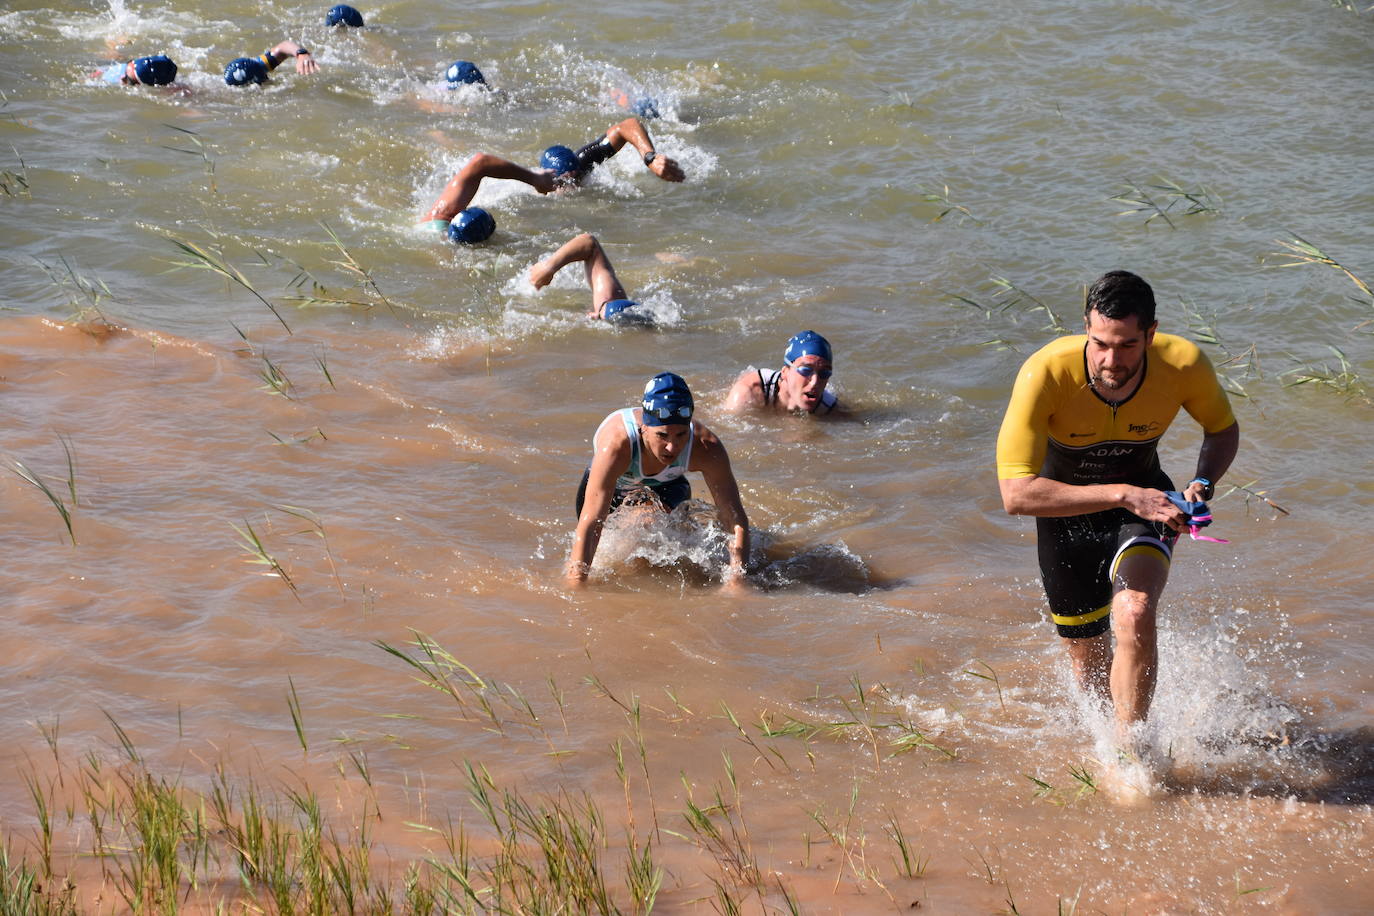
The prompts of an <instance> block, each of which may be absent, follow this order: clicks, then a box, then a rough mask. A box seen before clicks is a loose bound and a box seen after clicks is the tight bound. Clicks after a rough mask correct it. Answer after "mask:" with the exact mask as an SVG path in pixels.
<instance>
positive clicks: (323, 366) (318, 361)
mask: <svg viewBox="0 0 1374 916" xmlns="http://www.w3.org/2000/svg"><path fill="white" fill-rule="evenodd" d="M315 365H317V366H319V367H320V372H321V373H322V374H323V375H324V380H325V381H326V382H328V383H329V387H330V388H332V389H335V390H338V387H339V386H338V385H336V384H334V374H333V373H332V372H330V371H329V362H328V361H327V360H326V359H325V355H324V348H323V347H321V348H320V349H319V350H316V351H315Z"/></svg>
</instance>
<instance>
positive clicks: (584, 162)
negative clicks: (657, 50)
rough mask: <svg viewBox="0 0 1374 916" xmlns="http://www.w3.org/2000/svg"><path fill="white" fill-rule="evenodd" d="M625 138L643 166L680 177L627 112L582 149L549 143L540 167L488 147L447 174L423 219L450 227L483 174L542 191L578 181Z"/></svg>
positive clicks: (428, 223) (667, 176)
mask: <svg viewBox="0 0 1374 916" xmlns="http://www.w3.org/2000/svg"><path fill="white" fill-rule="evenodd" d="M627 143H628V144H629V145H630V146H633V147H634V148H635V150H636V151H637V152H638V153H639V155H640V158H641V159H643V160H644V165H645V167H646V168H648V170H649V171H651V172H653V173H654V174H655V175H657V176H658V177H659V178H662V179H663V180H664V181H682V179H683V177H684V176H683V173H682V168H681V167H680V166H679V165H678V164H677V163H676V162H675V161H673V160H672V159H671V158H669V157H667V156H665V155H663V154H662V153H660V152H658V151H657V150H655V149H654V142H653V140H651V139H650V138H649V133H648V131H646V130H645V129H644V125H643V124H641V123H640V122H639V119H638V118H626V119H625V120H623V121H621V122H620V123H619V124H613V125H611V127H610V128H608V129H607V130H606V132H605V133H604V134H602V135H601V136H599V137H597V138H596V139H595V140H593V141H592V142H591V143H588V144H587V145H586V146H584V147H582V148H581V149H580V150H577V151H573V150H571V149H569V148H568V147H566V146H551V147H549V148H548V149H546V150H544V154H543V156H541V157H540V160H539V168H537V169H528V168H525V167H524V166H523V165H516V164H515V163H514V162H511V161H510V160H509V159H502V158H501V157H500V156H493V155H491V154H490V153H478V154H477V155H475V156H473V157H472V158H471V159H469V160H468V161H467V164H465V165H464V166H463V167H462V168H461V169H459V170H458V174H456V175H454V176H453V178H451V179H450V180H449V183H448V184H447V185H445V187H444V190H443V192H442V193H440V195H439V198H438V199H437V200H436V201H434V203H433V204H432V205H431V206H430V208H429V209H428V210H426V211H425V213H424V215H423V216H422V217H420V223H421V224H422V225H426V226H434V227H435V228H436V230H442V231H444V232H447V231H448V223H449V222H450V221H451V220H452V219H453V218H454V217H455V216H457V215H458V214H459V213H460V212H462V211H463V210H464V209H466V208H467V206H468V204H469V203H471V202H472V198H473V197H475V196H476V194H477V189H478V187H479V186H480V185H481V183H482V179H484V178H503V179H507V180H510V181H523V182H524V183H525V184H527V185H529V186H530V187H532V188H534V189H535V190H536V191H538V192H539V193H540V194H548V193H550V192H551V191H556V190H558V189H559V188H564V187H569V186H571V185H575V184H578V183H580V182H581V181H582V180H583V179H584V178H586V177H587V175H588V174H590V173H591V170H592V169H593V168H595V167H596V166H597V165H599V164H600V163H602V162H605V161H606V160H607V159H609V158H611V157H612V156H614V155H615V154H616V153H618V152H620V150H621V149H622V148H623V147H624V146H625V145H626V144H627Z"/></svg>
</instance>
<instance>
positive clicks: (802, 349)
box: [725, 331, 840, 416]
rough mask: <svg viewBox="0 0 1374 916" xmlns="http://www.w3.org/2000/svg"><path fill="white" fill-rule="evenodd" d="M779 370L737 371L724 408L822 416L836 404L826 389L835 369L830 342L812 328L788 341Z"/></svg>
mask: <svg viewBox="0 0 1374 916" xmlns="http://www.w3.org/2000/svg"><path fill="white" fill-rule="evenodd" d="M782 359H783V365H782V368H781V369H755V368H754V367H753V366H750V367H749V368H748V369H745V370H744V371H743V372H741V373H740V376H739V378H737V379H735V384H734V385H733V386H731V388H730V393H729V394H728V395H726V396H725V409H726V410H728V411H731V412H733V413H740V412H742V411H744V410H748V409H751V408H764V409H768V408H771V409H773V410H787V411H802V412H805V413H809V414H815V415H816V416H825V415H826V414H829V413H832V412H834V411H835V410H836V409H837V408H838V407H839V404H840V402H839V399H838V398H836V397H835V393H834V392H833V391H826V390H825V386H826V385H827V384H829V382H830V376H831V373H832V372H833V371H834V368H835V366H834V360H833V357H832V356H831V353H830V342H829V341H828V340H826V339H825V338H824V337H822V336H821V335H819V334H817V333H816V332H815V331H802V332H801V333H800V334H795V335H793V337H792V339H791V340H789V341H787V348H786V349H785V350H784V351H783V356H782Z"/></svg>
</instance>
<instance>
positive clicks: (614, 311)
mask: <svg viewBox="0 0 1374 916" xmlns="http://www.w3.org/2000/svg"><path fill="white" fill-rule="evenodd" d="M578 261H581V262H582V263H583V264H585V265H586V269H587V286H588V287H590V288H591V291H592V310H591V311H590V312H588V313H587V317H588V318H601V319H604V320H606V321H616V322H633V321H634V320H635V319H636V318H638V319H640V320H641V321H643V320H645V319H644V318H643V317H642V316H641V315H640V313H638V311H637V309H638V306H639V303H638V302H635V301H634V300H633V299H631V298H630V297H629V296H628V295H626V293H625V287H623V286H621V285H620V278H618V277H617V276H616V275H615V268H614V267H612V266H611V259H610V258H608V257H607V256H606V251H605V249H603V248H602V247H601V243H600V242H599V241H597V238H596V236H594V235H592V234H591V233H590V232H584V233H582V234H581V235H577V236H574V237H572V238H571V239H569V240H568V241H566V242H564V243H563V247H561V248H559V249H558V250H557V251H555V252H554V253H553V254H551V255H549V256H548V257H547V258H545V259H544V260H542V261H540V262H539V263H538V264H536V265H534V266H533V267H531V268H530V283H532V284H534V288H535V289H543V288H544V287H546V286H548V285H549V284H550V283H552V282H553V278H554V275H555V274H557V273H558V272H559V271H560V270H562V269H563V268H564V267H567V266H568V265H569V264H573V263H576V262H578Z"/></svg>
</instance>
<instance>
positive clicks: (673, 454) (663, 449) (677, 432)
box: [640, 423, 692, 464]
mask: <svg viewBox="0 0 1374 916" xmlns="http://www.w3.org/2000/svg"><path fill="white" fill-rule="evenodd" d="M640 438H641V439H642V440H644V444H645V446H647V447H648V449H649V453H650V454H652V455H653V456H654V457H655V458H657V459H658V460H659V461H662V462H663V463H664V464H672V463H673V461H674V460H675V459H676V458H677V456H678V455H681V454H682V450H683V449H685V448H686V447H687V442H688V440H689V439H691V438H692V428H691V427H690V426H689V425H687V424H686V423H667V424H665V425H663V426H643V427H640Z"/></svg>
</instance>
